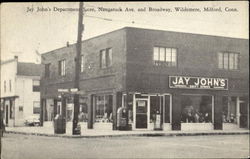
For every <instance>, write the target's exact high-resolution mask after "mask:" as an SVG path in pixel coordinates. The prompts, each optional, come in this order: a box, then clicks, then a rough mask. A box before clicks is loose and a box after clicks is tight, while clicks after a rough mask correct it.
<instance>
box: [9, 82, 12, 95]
mask: <svg viewBox="0 0 250 159" xmlns="http://www.w3.org/2000/svg"><path fill="white" fill-rule="evenodd" d="M9 87H10V92H11V87H12V86H11V80H9Z"/></svg>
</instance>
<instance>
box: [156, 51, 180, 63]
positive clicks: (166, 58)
mask: <svg viewBox="0 0 250 159" xmlns="http://www.w3.org/2000/svg"><path fill="white" fill-rule="evenodd" d="M153 60H154V64H155V65H156V66H176V65H177V50H176V49H175V48H167V47H154V57H153Z"/></svg>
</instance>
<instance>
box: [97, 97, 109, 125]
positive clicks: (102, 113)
mask: <svg viewBox="0 0 250 159" xmlns="http://www.w3.org/2000/svg"><path fill="white" fill-rule="evenodd" d="M112 103H113V96H112V95H100V96H96V111H95V122H106V123H107V122H112V121H113V117H112V105H113V104H112Z"/></svg>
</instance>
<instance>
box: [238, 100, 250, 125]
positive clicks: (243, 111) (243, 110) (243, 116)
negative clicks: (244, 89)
mask: <svg viewBox="0 0 250 159" xmlns="http://www.w3.org/2000/svg"><path fill="white" fill-rule="evenodd" d="M247 124H248V110H247V103H246V102H244V101H241V102H240V128H247Z"/></svg>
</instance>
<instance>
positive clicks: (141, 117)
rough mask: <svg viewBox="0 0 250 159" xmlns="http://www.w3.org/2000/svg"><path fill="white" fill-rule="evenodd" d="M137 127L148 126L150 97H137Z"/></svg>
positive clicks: (144, 127)
mask: <svg viewBox="0 0 250 159" xmlns="http://www.w3.org/2000/svg"><path fill="white" fill-rule="evenodd" d="M135 103H136V119H135V123H136V124H135V128H136V129H147V128H148V110H149V108H148V107H149V101H148V99H136V101H135Z"/></svg>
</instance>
